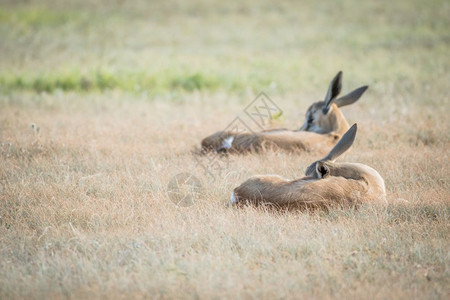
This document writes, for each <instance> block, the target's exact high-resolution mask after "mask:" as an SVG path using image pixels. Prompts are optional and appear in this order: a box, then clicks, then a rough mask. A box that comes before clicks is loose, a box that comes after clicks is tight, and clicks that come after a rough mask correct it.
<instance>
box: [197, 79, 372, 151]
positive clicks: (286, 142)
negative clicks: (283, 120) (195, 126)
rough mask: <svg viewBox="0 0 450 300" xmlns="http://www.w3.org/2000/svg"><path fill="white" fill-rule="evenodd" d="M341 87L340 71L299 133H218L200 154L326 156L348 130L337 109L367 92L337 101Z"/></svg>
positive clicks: (269, 131) (205, 144) (281, 131)
mask: <svg viewBox="0 0 450 300" xmlns="http://www.w3.org/2000/svg"><path fill="white" fill-rule="evenodd" d="M341 87H342V72H341V71H340V72H339V73H338V74H337V75H336V76H335V77H334V78H333V80H332V81H331V83H330V86H329V88H328V92H327V94H326V96H325V99H324V100H323V101H319V102H316V103H313V104H312V105H311V106H310V107H309V108H308V110H307V112H306V120H305V123H304V124H303V126H302V127H301V128H300V129H299V130H288V129H274V130H267V131H262V132H258V133H249V132H247V133H237V132H233V131H219V132H216V133H214V134H212V135H210V136H208V137H206V138H205V139H203V140H202V142H201V146H202V152H207V151H210V150H216V151H218V152H231V153H233V152H235V153H243V152H248V151H255V152H259V151H261V150H263V149H267V148H273V147H275V148H281V149H284V150H290V151H292V150H304V151H312V152H319V153H326V152H327V151H329V150H330V149H331V147H333V146H334V145H336V143H337V141H338V140H339V138H340V137H341V136H342V135H343V134H344V133H345V132H346V131H347V130H348V128H349V127H350V126H349V124H348V123H347V120H346V119H345V117H344V115H343V114H342V112H341V110H340V109H339V108H340V107H343V106H346V105H350V104H352V103H355V102H356V101H357V100H358V99H359V98H360V97H361V96H362V94H363V93H364V92H365V91H366V90H367V88H368V86H362V87H360V88H358V89H356V90H354V91H352V92H351V93H349V94H347V95H345V96H343V97H341V98H336V97H337V96H338V95H339V93H340V92H341Z"/></svg>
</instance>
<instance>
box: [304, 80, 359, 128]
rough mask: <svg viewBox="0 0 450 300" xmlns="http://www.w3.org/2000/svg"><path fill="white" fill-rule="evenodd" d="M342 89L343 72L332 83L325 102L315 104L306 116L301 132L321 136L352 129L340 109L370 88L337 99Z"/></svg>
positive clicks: (357, 90) (353, 101)
mask: <svg viewBox="0 0 450 300" xmlns="http://www.w3.org/2000/svg"><path fill="white" fill-rule="evenodd" d="M341 88H342V71H339V73H337V74H336V76H335V77H334V78H333V80H332V81H331V83H330V86H329V88H328V91H327V94H326V96H325V99H324V100H323V101H319V102H315V103H313V104H312V105H311V106H310V107H309V108H308V110H307V111H306V115H305V123H304V124H303V126H302V127H301V128H300V130H301V131H311V132H315V133H319V134H325V133H330V132H333V131H334V132H337V133H340V134H343V133H344V132H346V131H347V129H348V128H349V127H350V126H349V125H348V123H347V121H346V120H345V117H344V115H343V114H342V112H341V111H340V110H339V107H342V106H345V105H350V104H353V103H355V102H356V101H357V100H358V99H359V98H360V97H361V96H362V94H364V92H365V91H366V90H367V88H368V86H362V87H360V88H358V89H356V90H354V91H352V92H351V93H349V94H347V95H345V96H343V97H340V98H337V96H338V95H339V94H340V92H341Z"/></svg>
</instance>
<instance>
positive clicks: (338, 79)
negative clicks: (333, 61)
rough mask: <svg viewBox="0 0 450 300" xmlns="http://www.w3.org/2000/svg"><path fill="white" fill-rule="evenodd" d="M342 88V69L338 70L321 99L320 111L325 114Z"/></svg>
mask: <svg viewBox="0 0 450 300" xmlns="http://www.w3.org/2000/svg"><path fill="white" fill-rule="evenodd" d="M341 89H342V71H339V72H338V73H337V74H336V76H334V78H333V80H331V83H330V86H329V87H328V92H327V95H326V96H325V100H324V101H323V107H322V112H323V113H324V114H325V115H326V114H327V113H328V111H329V110H330V106H331V103H332V102H333V100H334V99H335V98H336V97H337V96H338V95H339V93H340V92H341Z"/></svg>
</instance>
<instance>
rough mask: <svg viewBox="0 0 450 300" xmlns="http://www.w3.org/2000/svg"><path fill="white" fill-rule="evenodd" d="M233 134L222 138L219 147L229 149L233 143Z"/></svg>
mask: <svg viewBox="0 0 450 300" xmlns="http://www.w3.org/2000/svg"><path fill="white" fill-rule="evenodd" d="M233 141H234V136H229V137H227V138H226V139H224V140H223V142H222V145H221V149H231V146H232V145H233Z"/></svg>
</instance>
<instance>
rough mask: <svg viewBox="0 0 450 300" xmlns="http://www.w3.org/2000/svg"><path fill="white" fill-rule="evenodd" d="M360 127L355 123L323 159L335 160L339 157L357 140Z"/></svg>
mask: <svg viewBox="0 0 450 300" xmlns="http://www.w3.org/2000/svg"><path fill="white" fill-rule="evenodd" d="M357 129H358V126H357V125H356V123H355V124H353V126H352V127H350V129H349V130H347V132H346V133H345V134H344V135H343V136H342V137H341V139H340V140H339V142H338V143H337V144H336V145H335V146H334V147H333V149H331V151H330V153H328V155H327V156H326V157H325V158H324V159H323V160H331V161H335V160H336V158H338V157H339V156H340V155H342V153H344V152H345V151H347V150H348V148H350V147H351V146H352V144H353V142H354V141H355V137H356V130H357Z"/></svg>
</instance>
